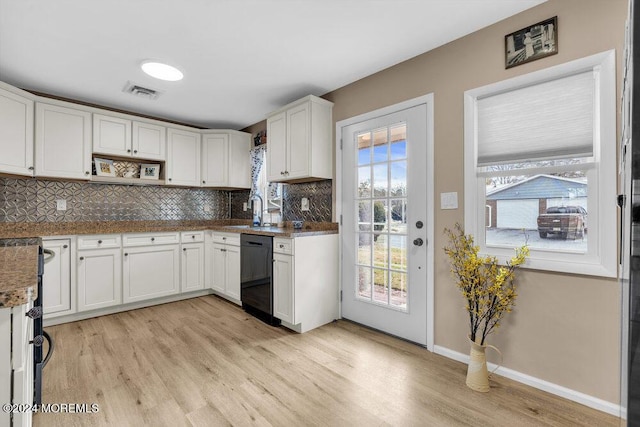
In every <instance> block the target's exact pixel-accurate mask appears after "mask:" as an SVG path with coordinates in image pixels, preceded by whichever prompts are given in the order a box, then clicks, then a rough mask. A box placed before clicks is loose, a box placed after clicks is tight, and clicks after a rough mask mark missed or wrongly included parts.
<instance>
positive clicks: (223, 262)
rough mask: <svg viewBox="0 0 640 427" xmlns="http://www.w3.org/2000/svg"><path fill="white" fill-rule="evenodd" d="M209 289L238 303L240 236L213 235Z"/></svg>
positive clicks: (230, 234)
mask: <svg viewBox="0 0 640 427" xmlns="http://www.w3.org/2000/svg"><path fill="white" fill-rule="evenodd" d="M211 257H212V263H211V268H212V273H211V278H212V279H211V288H212V289H213V290H214V291H216V292H217V293H219V294H220V295H222V296H224V297H226V298H228V299H230V300H232V301H234V302H235V303H238V304H239V303H240V235H239V234H234V233H213V238H212V250H211Z"/></svg>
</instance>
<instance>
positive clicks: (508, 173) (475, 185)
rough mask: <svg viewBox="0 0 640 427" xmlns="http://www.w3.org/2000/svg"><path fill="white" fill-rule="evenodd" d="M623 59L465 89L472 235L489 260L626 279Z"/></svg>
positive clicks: (590, 61)
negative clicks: (618, 198) (618, 73)
mask: <svg viewBox="0 0 640 427" xmlns="http://www.w3.org/2000/svg"><path fill="white" fill-rule="evenodd" d="M615 119H616V103H615V54H614V52H613V51H611V52H605V53H602V54H598V55H594V56H591V57H588V58H584V59H580V60H577V61H573V62H570V63H566V64H562V65H559V66H556V67H552V68H548V69H545V70H541V71H537V72H534V73H530V74H527V75H523V76H520V77H516V78H513V79H510V80H506V81H503V82H499V83H495V84H491V85H488V86H484V87H481V88H477V89H473V90H470V91H467V92H465V230H466V232H467V233H471V234H473V235H474V237H475V241H476V244H478V245H479V246H480V248H481V252H482V253H483V254H489V255H495V256H498V257H499V258H502V259H506V258H508V257H510V256H511V255H512V254H513V248H515V247H516V246H520V245H522V244H525V243H526V244H527V245H529V247H530V248H531V258H530V260H529V262H528V267H530V268H534V269H541V270H551V271H561V272H569V273H579V274H590V275H598V276H608V277H615V276H616V259H617V258H616V249H617V246H616V219H617V218H616V205H615V194H616V168H615V166H616V164H615V158H616V147H617V143H616V131H615V129H616V120H615Z"/></svg>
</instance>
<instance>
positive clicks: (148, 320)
mask: <svg viewBox="0 0 640 427" xmlns="http://www.w3.org/2000/svg"><path fill="white" fill-rule="evenodd" d="M47 331H48V332H49V333H50V334H51V335H52V336H53V338H54V339H55V342H56V349H55V353H54V355H53V357H52V359H51V361H50V363H49V364H48V365H47V367H46V369H45V374H44V385H43V389H44V390H43V396H44V398H43V400H44V402H45V403H98V404H99V408H100V410H99V412H97V413H93V414H53V413H49V414H43V413H39V414H36V416H35V418H34V425H35V426H36V427H50V426H65V427H67V426H106V425H108V426H143V425H150V426H165V425H166V426H191V425H193V426H217V425H272V426H306V425H318V426H380V425H394V426H413V425H415V426H441V425H444V426H453V425H470V426H523V425H536V426H537V425H555V426H560V425H562V426H564V425H585V426H607V425H609V426H617V425H619V421H618V418H615V417H612V416H610V415H606V414H603V413H601V412H598V411H596V410H593V409H590V408H587V407H584V406H582V405H579V404H576V403H573V402H570V401H567V400H564V399H561V398H558V397H555V396H553V395H550V394H547V393H544V392H541V391H539V390H536V389H533V388H530V387H527V386H524V385H522V384H519V383H516V382H514V381H511V380H508V379H505V378H502V377H498V376H495V377H494V378H493V379H492V380H491V391H490V392H489V393H486V394H484V393H477V392H473V391H471V390H470V389H468V388H467V387H466V386H465V384H464V382H465V372H466V365H464V364H462V363H459V362H455V361H452V360H449V359H447V358H444V357H442V356H438V355H435V354H432V353H430V352H428V351H427V350H425V349H424V348H422V347H419V346H416V345H413V344H410V343H407V342H405V341H402V340H399V339H396V338H393V337H389V336H387V335H384V334H381V333H378V332H375V331H371V330H369V329H367V328H364V327H361V326H359V325H356V324H353V323H350V322H347V321H338V322H334V323H332V324H330V325H326V326H324V327H322V328H318V329H316V330H313V331H311V332H308V333H306V334H302V335H299V334H295V333H293V332H290V331H288V330H287V329H284V328H273V327H270V326H267V325H265V324H264V323H261V322H260V321H258V320H257V319H254V318H253V317H251V316H249V315H247V314H246V313H244V312H243V311H242V310H241V309H240V308H239V307H237V306H235V305H233V304H230V303H228V302H226V301H224V300H221V299H219V298H217V297H214V296H206V297H201V298H195V299H190V300H185V301H180V302H175V303H171V304H165V305H159V306H155V307H149V308H144V309H139V310H133V311H129V312H124V313H119V314H114V315H110V316H103V317H99V318H95V319H89V320H83V321H80V322H74V323H68V324H64V325H59V326H53V327H49V328H47Z"/></svg>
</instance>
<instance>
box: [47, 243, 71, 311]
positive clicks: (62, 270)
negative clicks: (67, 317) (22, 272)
mask: <svg viewBox="0 0 640 427" xmlns="http://www.w3.org/2000/svg"><path fill="white" fill-rule="evenodd" d="M42 246H43V247H44V249H48V250H50V251H52V252H53V258H51V260H50V261H47V263H46V264H45V265H44V276H43V277H42V280H43V282H42V293H43V296H42V301H43V305H44V306H43V310H44V315H45V317H46V318H51V317H54V316H55V315H62V314H70V313H73V312H74V311H75V310H72V307H73V305H72V294H71V239H51V240H49V239H43V241H42Z"/></svg>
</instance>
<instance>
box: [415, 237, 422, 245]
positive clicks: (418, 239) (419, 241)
mask: <svg viewBox="0 0 640 427" xmlns="http://www.w3.org/2000/svg"><path fill="white" fill-rule="evenodd" d="M413 244H414V245H415V246H422V245H424V240H422V239H421V238H420V237H418V238H417V239H415V240H414V241H413Z"/></svg>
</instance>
